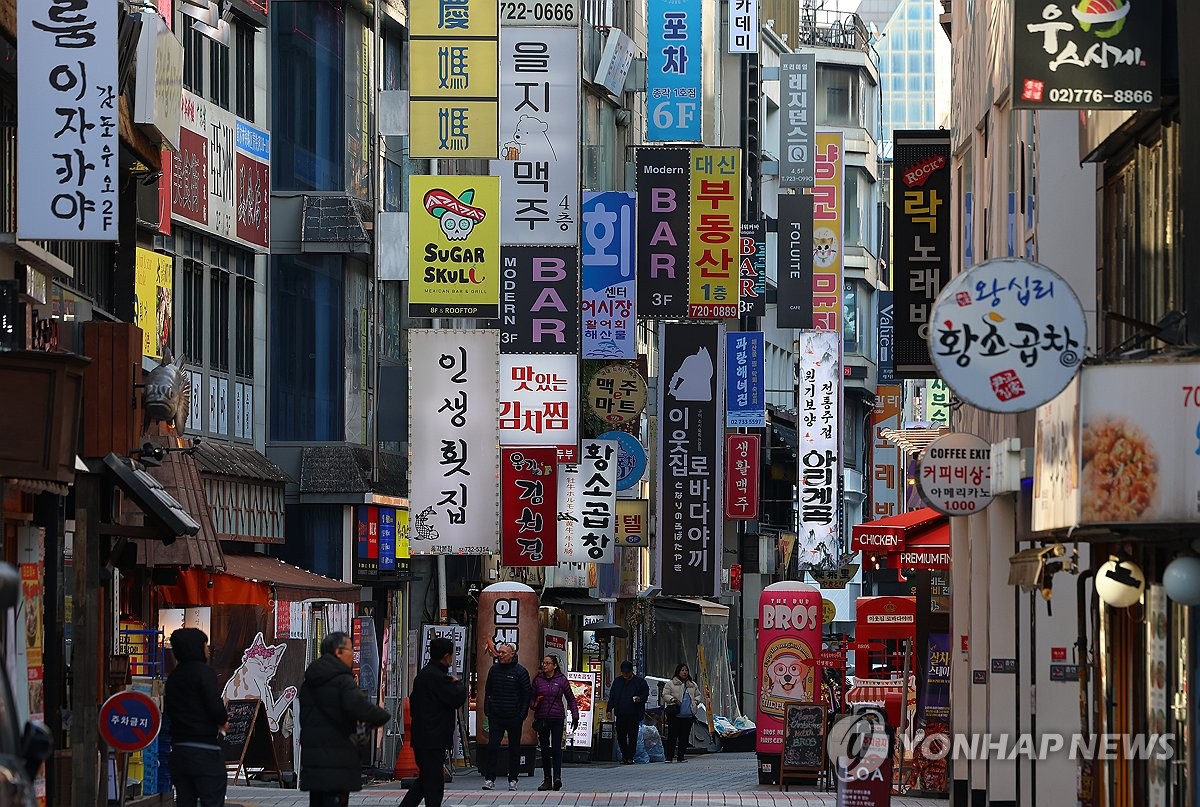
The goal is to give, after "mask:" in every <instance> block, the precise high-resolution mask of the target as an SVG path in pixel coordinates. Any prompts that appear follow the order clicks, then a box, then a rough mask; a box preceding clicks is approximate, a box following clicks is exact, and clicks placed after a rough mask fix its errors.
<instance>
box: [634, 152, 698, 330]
mask: <svg viewBox="0 0 1200 807" xmlns="http://www.w3.org/2000/svg"><path fill="white" fill-rule="evenodd" d="M634 177H635V179H634V184H635V186H636V187H635V190H636V192H637V244H638V249H637V267H638V268H637V312H638V314H639V315H640V316H643V317H646V318H648V319H683V318H685V317H686V316H687V312H688V266H689V265H690V264H689V261H690V259H691V258H690V247H691V232H692V231H691V195H690V194H691V149H688V148H665V147H656V146H648V147H641V148H639V149H638V150H637V154H636V155H635V156H634Z"/></svg>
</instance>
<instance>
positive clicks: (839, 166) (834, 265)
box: [812, 132, 846, 333]
mask: <svg viewBox="0 0 1200 807" xmlns="http://www.w3.org/2000/svg"><path fill="white" fill-rule="evenodd" d="M843 139H844V135H843V133H842V132H819V133H818V134H817V154H816V158H815V162H816V165H815V168H814V173H815V174H816V184H815V185H814V186H813V191H812V197H813V235H812V243H813V285H812V303H813V305H812V308H813V325H812V326H813V327H814V328H817V329H818V330H826V331H838V332H839V333H840V332H841V330H842V261H843V258H844V257H845V255H844V252H843V250H842V247H843V246H844V245H845V243H846V242H845V238H844V237H843V225H844V219H845V210H844V207H845V205H844V196H845V182H844V179H843V175H844V174H845V161H844V159H843V155H844V154H845V150H844V149H843V145H842V143H843Z"/></svg>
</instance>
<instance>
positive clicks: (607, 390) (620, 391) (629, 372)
mask: <svg viewBox="0 0 1200 807" xmlns="http://www.w3.org/2000/svg"><path fill="white" fill-rule="evenodd" d="M647 397H648V389H647V387H646V380H645V379H644V378H642V374H641V373H639V372H638V370H637V368H636V367H634V366H632V365H629V364H608V365H605V366H604V367H601V368H600V369H599V370H597V371H596V374H595V375H594V376H592V380H591V381H589V382H588V391H587V404H588V408H589V409H590V410H591V411H592V414H594V415H595V416H596V417H598V418H600V419H601V420H603V421H604V422H605V423H606V424H608V425H610V426H621V425H624V424H626V423H633V422H635V421H636V420H637V419H638V418H639V417H640V416H641V414H642V410H644V409H645V408H646V401H647Z"/></svg>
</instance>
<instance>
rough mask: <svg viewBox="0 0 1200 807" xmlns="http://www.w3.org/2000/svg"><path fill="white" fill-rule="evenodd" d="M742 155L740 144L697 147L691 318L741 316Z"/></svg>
mask: <svg viewBox="0 0 1200 807" xmlns="http://www.w3.org/2000/svg"><path fill="white" fill-rule="evenodd" d="M741 156H742V155H741V150H740V149H732V148H720V149H708V148H703V149H700V148H697V149H692V176H691V189H690V196H689V200H690V203H691V236H692V237H691V268H690V271H689V282H688V317H689V318H693V319H732V318H734V317H736V316H738V312H739V305H738V287H739V286H740V285H741V280H740V273H741V249H742V246H741V211H742V166H741Z"/></svg>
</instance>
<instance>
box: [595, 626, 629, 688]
mask: <svg viewBox="0 0 1200 807" xmlns="http://www.w3.org/2000/svg"><path fill="white" fill-rule="evenodd" d="M587 629H588V630H590V631H592V633H594V634H595V635H596V641H597V642H598V643H599V644H600V693H601V695H602V696H603V697H605V698H607V697H608V694H607V693H608V684H609V680H608V658H609V653H608V650H609V648H608V643H609V641H610V640H612V639H613V638H614V637H616V638H618V639H628V638H629V631H628V630H626V629H625V628H623V627H621V626H620V625H617V624H615V623H613V622H597V623H595V624H594V625H588V626H587Z"/></svg>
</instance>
